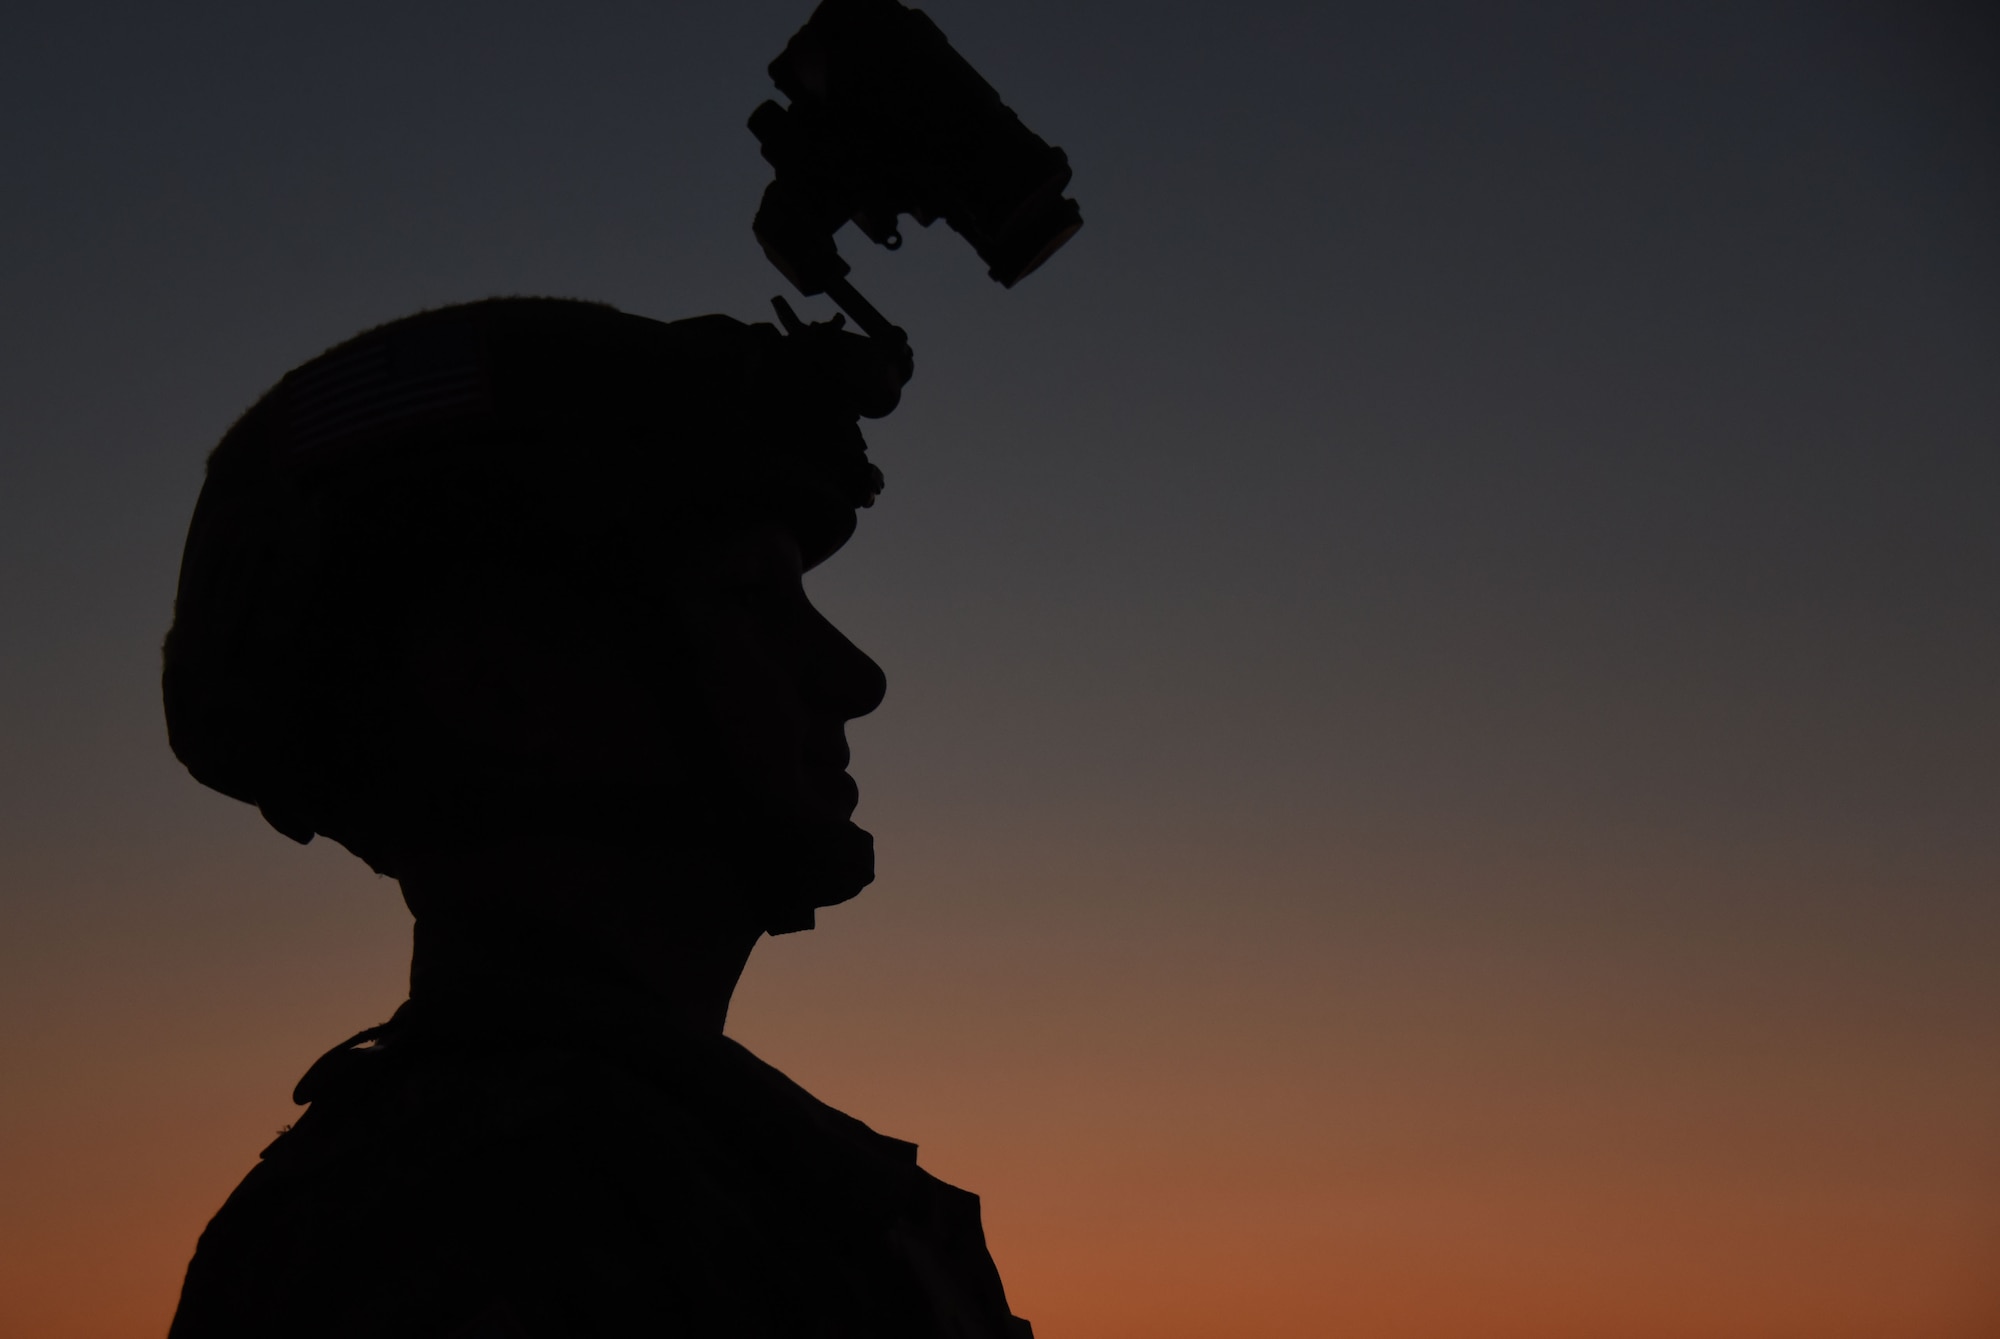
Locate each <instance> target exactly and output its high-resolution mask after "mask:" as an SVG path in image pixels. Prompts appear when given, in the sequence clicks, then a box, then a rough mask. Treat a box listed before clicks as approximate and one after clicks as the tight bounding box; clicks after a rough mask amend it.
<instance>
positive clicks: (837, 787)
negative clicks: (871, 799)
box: [824, 770, 861, 819]
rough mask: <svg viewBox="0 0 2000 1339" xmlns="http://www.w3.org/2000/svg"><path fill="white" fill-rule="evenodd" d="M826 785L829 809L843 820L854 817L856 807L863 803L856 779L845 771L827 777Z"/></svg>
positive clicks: (832, 773)
mask: <svg viewBox="0 0 2000 1339" xmlns="http://www.w3.org/2000/svg"><path fill="white" fill-rule="evenodd" d="M824 784H825V786H826V795H827V799H828V801H829V802H830V805H829V807H831V808H832V809H834V810H835V811H836V812H837V813H838V814H839V816H840V817H841V818H843V819H846V818H851V817H853V815H854V810H855V807H856V806H857V805H859V804H860V803H861V787H860V786H859V785H858V784H856V782H855V780H854V778H853V777H851V776H849V775H848V774H847V773H846V771H845V770H842V771H838V772H831V773H829V774H827V775H826V777H825V781H824Z"/></svg>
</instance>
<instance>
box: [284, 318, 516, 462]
mask: <svg viewBox="0 0 2000 1339" xmlns="http://www.w3.org/2000/svg"><path fill="white" fill-rule="evenodd" d="M289 394H290V399H291V419H292V446H293V449H295V450H298V451H311V450H314V449H315V448H318V447H323V446H327V445H329V444H331V443H333V442H339V441H344V440H346V439H348V438H350V437H360V436H364V435H367V434H372V433H376V432H381V431H384V430H387V429H393V428H400V427H404V426H406V425H408V424H412V423H418V422H424V421H429V420H435V419H440V418H455V417H459V416H461V415H465V414H472V413H478V412H480V411H481V410H484V409H486V408H487V407H488V404H489V400H488V396H487V382H486V372H485V367H484V365H483V360H482V358H481V357H480V341H479V337H478V333H477V331H476V330H475V329H474V328H473V327H472V326H471V325H470V324H469V323H465V322H456V321H441V322H438V323H436V324H432V325H419V326H417V327H415V328H414V329H406V330H395V331H387V332H384V333H383V334H380V335H375V336H371V337H368V338H364V339H363V340H361V342H359V343H358V344H356V345H354V346H353V347H352V348H348V349H344V350H342V351H341V352H339V353H337V354H334V355H333V356H332V357H330V358H325V359H322V360H321V361H319V362H317V363H314V364H312V365H311V366H308V367H304V368H301V369H300V370H299V371H298V372H296V373H294V374H293V376H292V378H291V387H290V391H289Z"/></svg>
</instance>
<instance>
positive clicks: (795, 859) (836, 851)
mask: <svg viewBox="0 0 2000 1339" xmlns="http://www.w3.org/2000/svg"><path fill="white" fill-rule="evenodd" d="M771 835H772V836H774V837H776V840H774V841H771V842H770V843H769V844H768V845H767V846H766V847H765V848H764V852H763V858H762V859H761V860H760V861H759V862H758V863H759V866H760V867H759V868H758V869H757V870H756V871H755V873H754V875H753V878H754V880H755V884H756V887H755V888H754V889H753V896H754V897H755V899H756V901H757V903H758V909H759V912H760V919H761V921H762V924H763V928H764V930H765V932H766V933H769V934H774V935H782V934H792V933H794V932H796V931H799V930H810V929H812V928H813V925H814V913H815V912H816V911H818V910H819V908H821V907H831V906H837V905H839V904H840V903H842V902H845V901H847V900H848V899H849V898H851V897H853V896H855V895H856V894H857V893H859V892H860V891H861V890H862V889H863V888H866V887H867V886H868V885H869V884H871V883H873V882H875V838H874V836H873V835H872V834H871V833H869V831H868V830H867V829H866V828H862V827H858V826H856V825H855V824H853V823H850V822H842V823H828V824H817V823H815V824H810V825H807V824H800V825H796V826H792V827H791V830H790V831H789V832H786V833H783V834H771Z"/></svg>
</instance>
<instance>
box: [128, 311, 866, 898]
mask: <svg viewBox="0 0 2000 1339" xmlns="http://www.w3.org/2000/svg"><path fill="white" fill-rule="evenodd" d="M870 358H871V353H870V351H869V349H868V348H867V341H865V340H862V339H860V338H859V337H856V336H851V335H847V334H844V333H842V332H839V331H837V330H834V329H832V328H830V327H809V328H808V327H797V326H794V327H793V328H792V329H791V331H790V332H789V333H781V332H780V331H779V330H778V329H776V328H774V327H772V326H766V325H746V324H743V323H740V322H737V321H734V320H731V319H730V318H727V317H720V316H713V317H700V318H695V319H693V320H688V321H679V322H673V323H662V322H657V321H651V320H647V319H644V318H641V317H637V316H633V315H629V314H627V313H623V312H620V311H617V310H615V309H613V308H610V307H606V306H602V305H599V304H594V303H585V302H573V301H566V300H554V299H494V300H489V301H486V302H480V303H471V304H466V305H464V306H459V307H450V308H443V309H440V310H436V311H431V312H426V313H422V314H419V315H417V316H414V317H409V318H405V319H404V320H401V321H397V322H392V323H391V324H389V325H386V326H382V327H379V328H377V329H375V330H372V331H369V332H366V333H364V334H363V335H360V336H357V337H356V338H355V339H353V340H350V341H348V342H347V343H345V344H342V345H340V346H338V347H336V348H334V349H332V350H330V351H329V352H328V353H326V354H323V355H321V356H320V357H318V358H315V359H313V360H311V361H309V362H307V363H306V364H304V365H302V366H300V367H299V368H297V369H295V370H294V371H292V372H291V373H289V374H288V375H287V376H286V377H285V378H284V379H283V380H282V381H280V382H279V383H278V385H277V386H276V387H274V388H273V389H272V390H271V391H270V392H268V393H267V394H266V395H264V396H263V397H262V398H261V399H260V400H259V401H258V402H257V403H256V404H255V405H254V406H252V408H251V409H250V410H249V411H247V412H246V413H245V414H244V416H243V417H242V418H241V419H240V420H239V421H238V422H237V424H236V425H235V426H234V427H233V428H232V429H231V430H230V431H229V433H228V434H227V435H226V436H225V437H224V439H223V440H222V442H221V443H220V444H219V445H218V446H217V447H216V448H215V450H214V452H213V453H212V454H211V457H210V461H209V467H208V473H207V478H206V481H205V483H204V486H203V489H202V494H201V498H200V501H199V503H198V504H197V507H196V512H195V517H194V520H193V522H192V525H191V527H190V530H189V535H188V541H187V547H186V551H185V554H184V556H183V562H182V571H181V580H180V588H179V594H178V597H177V600H176V605H175V620H174V624H173V628H172V631H171V632H170V633H169V635H168V638H167V643H166V647H165V654H164V675H163V688H164V696H165V703H166V712H167V720H168V727H169V736H170V739H171V742H172V745H173V748H174V751H175V753H176V755H177V756H178V757H179V758H180V759H181V760H182V762H183V763H185V764H186V765H187V767H188V769H189V770H190V772H192V773H193V775H194V776H195V777H196V778H197V779H198V780H200V781H202V782H203V783H204V784H206V785H209V786H211V787H213V788H215V789H217V790H219V791H222V792H223V793H225V794H228V795H231V796H234V797H235V798H237V799H240V800H244V801H246V802H248V803H251V804H253V805H256V806H257V807H258V808H259V809H260V811H261V812H262V813H263V815H264V816H265V818H266V819H268V820H269V822H270V823H271V825H272V826H274V827H276V828H277V829H278V830H279V831H281V832H284V833H285V834H287V835H288V836H291V837H292V838H294V839H295V840H299V841H307V840H310V839H311V838H312V837H313V836H314V835H324V836H327V837H330V838H333V839H335V840H337V841H339V842H341V843H342V844H343V845H345V846H347V847H348V848H349V849H350V850H352V851H354V852H355V853H356V854H357V855H359V856H361V857H362V858H363V859H364V860H366V861H367V862H368V863H369V864H370V865H371V866H372V867H374V868H375V869H376V870H377V871H378V872H381V873H384V874H388V875H392V876H396V877H398V878H401V879H403V881H404V884H405V888H406V891H407V890H408V889H409V888H410V887H411V885H412V877H411V876H412V875H413V874H418V875H420V874H421V872H422V870H423V869H424V868H425V867H426V866H427V865H429V864H435V863H436V862H438V861H440V860H446V861H448V860H450V859H453V858H456V857H457V856H459V855H462V854H464V853H466V852H477V851H486V852H496V851H497V852H503V853H504V852H509V851H518V850H521V849H524V848H525V847H530V846H535V847H539V848H540V849H542V850H545V851H546V850H549V849H559V850H572V851H593V852H599V853H607V852H608V853H613V854H614V855H616V856H617V857H618V858H620V859H624V860H627V861H629V862H634V863H636V864H641V865H644V864H648V863H650V864H651V865H653V866H656V867H659V868H663V869H664V868H668V867H671V868H672V869H674V870H675V871H676V872H677V873H679V874H681V875H684V876H685V878H684V880H683V881H684V882H686V883H687V884H689V885H690V886H696V887H699V888H700V889H702V890H703V892H702V895H703V896H704V897H707V898H709V899H710V900H711V901H713V902H716V903H718V904H724V905H726V908H727V913H728V914H729V915H731V916H734V917H738V918H741V919H742V921H743V922H744V923H745V924H746V925H750V926H753V927H754V928H755V929H756V930H768V931H773V932H780V931H785V930H791V929H799V928H804V927H806V926H809V925H810V924H811V923H812V917H813V911H814V909H815V908H816V907H820V906H826V905H831V904H833V903H835V902H839V901H842V900H844V899H846V898H847V897H851V896H853V895H854V893H856V892H858V891H859V890H860V889H861V888H862V887H863V886H865V885H866V884H867V883H868V882H869V880H870V879H871V878H872V876H873V852H872V842H871V841H870V839H869V837H868V834H867V833H865V832H863V831H862V830H860V829H859V828H856V827H855V826H854V825H853V824H852V822H851V821H850V814H851V812H852V810H853V807H854V802H855V791H854V787H853V783H852V782H851V781H850V780H849V779H848V778H847V776H846V771H845V768H846V763H847V750H846V744H845V739H844V734H843V728H842V727H843V726H844V724H845V722H846V721H847V720H849V719H852V718H853V717H856V716H859V715H862V714H865V713H866V712H868V711H870V710H872V709H873V708H874V706H875V705H876V704H877V703H878V702H879V700H880V698H881V695H882V691H883V681H882V676H881V672H880V671H879V669H877V668H876V667H875V665H874V663H873V662H872V661H870V660H869V659H868V658H867V657H866V656H865V655H864V654H863V653H862V652H860V651H859V650H858V649H856V648H855V647H854V646H853V645H852V644H851V643H850V642H848V641H847V639H846V638H845V637H844V636H842V635H841V634H840V633H839V632H838V631H837V630H835V629H834V628H833V627H832V626H831V625H830V624H828V623H827V622H826V620H825V619H824V618H823V617H821V616H820V615H819V614H818V612H817V611H816V610H814V609H813V607H812V606H811V604H810V603H809V602H808V601H807V600H806V598H805V595H804V592H803V590H802V589H801V586H800V577H801V575H802V574H803V573H804V572H805V571H807V570H809V569H810V568H812V567H813V566H815V565H816V564H818V563H819V562H821V561H824V560H825V559H826V558H827V557H828V556H829V555H830V554H832V553H833V552H834V551H835V550H836V549H838V548H839V547H840V546H841V545H842V544H843V543H844V542H845V541H846V540H847V538H848V537H849V536H850V535H851V533H852V532H853V529H854V525H855V515H856V511H857V509H859V508H861V507H865V506H867V505H869V504H870V503H872V501H873V500H874V496H875V494H876V492H877V491H879V489H880V487H881V475H880V473H879V472H878V471H877V470H876V469H875V468H874V466H873V465H871V464H870V463H869V461H868V459H867V455H866V448H865V444H864V443H863V441H862V438H861V435H860V432H859V430H858V427H857V425H856V422H855V419H856V417H857V416H858V415H875V414H880V413H882V412H886V409H887V408H888V407H890V406H892V405H893V403H894V386H895V385H897V384H900V383H899V382H890V381H885V379H884V376H883V375H882V374H881V372H880V370H879V369H877V368H874V367H873V366H872V365H871V363H870ZM885 386H886V387H887V389H886V391H885ZM503 858H504V857H503ZM412 905H413V907H414V906H416V903H415V902H414V901H413V903H412ZM418 910H419V915H420V919H421V916H422V908H418Z"/></svg>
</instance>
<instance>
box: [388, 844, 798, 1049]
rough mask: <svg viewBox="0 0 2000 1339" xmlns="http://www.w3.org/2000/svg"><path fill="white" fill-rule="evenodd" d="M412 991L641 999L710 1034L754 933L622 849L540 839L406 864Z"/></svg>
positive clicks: (469, 997)
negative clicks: (590, 993) (594, 993)
mask: <svg viewBox="0 0 2000 1339" xmlns="http://www.w3.org/2000/svg"><path fill="white" fill-rule="evenodd" d="M402 884H403V898H404V900H405V901H406V902H407V903H408V904H409V907H410V910H411V911H412V912H414V913H415V915H416V918H417V923H416V932H415V937H414V945H413V950H414V951H413V953H412V955H411V961H410V996H411V998H412V999H415V1000H423V999H433V1000H445V999H453V1000H456V1001H458V1002H460V1003H472V1004H474V1005H475V1006H476V1004H477V1002H478V1001H479V1000H481V999H491V1000H493V1001H494V1002H495V1003H496V1004H498V1003H501V1002H503V1000H504V997H506V996H508V995H513V996H516V997H518V998H517V999H516V1000H515V1001H514V1002H516V1003H521V1004H527V1003H531V1002H532V999H533V998H535V997H544V998H545V997H547V996H549V995H550V994H552V993H554V994H561V993H563V992H565V991H575V990H583V989H591V990H600V991H601V990H621V991H626V992H632V993H636V994H639V995H643V996H644V997H645V1000H646V1002H647V1004H648V1005H649V1006H650V1008H649V1010H648V1012H649V1014H650V1015H652V1016H655V1017H657V1018H659V1019H660V1020H661V1021H662V1024H663V1025H664V1026H669V1027H674V1028H677V1029H680V1030H684V1031H689V1032H696V1033H704V1034H709V1035H717V1034H720V1033H721V1032H722V1030H723V1025H724V1024H725V1023H726V1022H727V1020H728V1017H729V1001H730V997H731V996H732V995H733V994H734V992H735V990H736V983H737V981H738V980H739V979H740V978H741V977H742V975H743V968H744V966H745V964H746V963H747V962H748V961H749V957H750V951H751V949H752V948H754V947H755V946H756V943H757V939H758V936H759V931H758V930H757V928H756V927H755V926H754V925H752V924H749V923H748V922H747V921H746V920H744V919H743V918H741V917H732V916H730V915H728V914H726V913H727V908H726V907H722V908H718V907H717V906H716V905H715V902H716V897H715V894H714V891H713V890H712V889H711V888H705V887H698V886H689V884H688V883H687V882H686V881H685V880H684V879H679V878H676V872H675V871H671V870H666V869H662V868H659V867H658V866H657V865H656V864H654V863H651V862H649V861H648V860H646V859H645V858H643V857H641V856H638V855H636V854H633V853H626V852H617V851H600V850H576V849H552V848H537V847H535V846H534V845H532V844H527V843H521V844H510V845H508V846H507V847H505V848H487V849H481V850H457V851H451V852H432V853H427V854H425V855H423V856H421V857H418V858H415V859H412V860H408V861H406V862H405V867H404V869H403V871H402Z"/></svg>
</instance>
